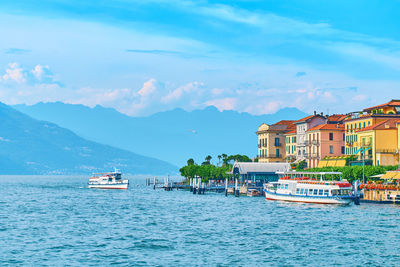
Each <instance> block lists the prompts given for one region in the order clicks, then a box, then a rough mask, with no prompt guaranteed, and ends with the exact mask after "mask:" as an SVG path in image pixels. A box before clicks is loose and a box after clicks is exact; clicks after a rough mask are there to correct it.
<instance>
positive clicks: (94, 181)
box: [88, 169, 129, 189]
mask: <svg viewBox="0 0 400 267" xmlns="http://www.w3.org/2000/svg"><path fill="white" fill-rule="evenodd" d="M128 185H129V180H127V179H125V180H124V179H122V174H121V172H120V171H119V170H117V169H115V170H114V171H113V172H105V173H95V174H93V176H92V177H90V178H89V184H88V187H89V188H99V189H128Z"/></svg>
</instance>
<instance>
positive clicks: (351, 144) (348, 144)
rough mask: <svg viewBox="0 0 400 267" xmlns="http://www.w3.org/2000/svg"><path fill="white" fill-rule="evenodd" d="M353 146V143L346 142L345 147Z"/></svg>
mask: <svg viewBox="0 0 400 267" xmlns="http://www.w3.org/2000/svg"><path fill="white" fill-rule="evenodd" d="M353 144H354V143H353V141H348V142H346V145H347V146H353Z"/></svg>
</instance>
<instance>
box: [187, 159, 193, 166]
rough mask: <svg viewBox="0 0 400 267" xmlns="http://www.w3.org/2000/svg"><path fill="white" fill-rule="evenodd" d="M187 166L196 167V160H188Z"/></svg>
mask: <svg viewBox="0 0 400 267" xmlns="http://www.w3.org/2000/svg"><path fill="white" fill-rule="evenodd" d="M187 165H188V166H190V165H194V159H192V158H190V159H188V161H187Z"/></svg>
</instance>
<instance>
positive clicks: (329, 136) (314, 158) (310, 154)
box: [306, 118, 345, 168]
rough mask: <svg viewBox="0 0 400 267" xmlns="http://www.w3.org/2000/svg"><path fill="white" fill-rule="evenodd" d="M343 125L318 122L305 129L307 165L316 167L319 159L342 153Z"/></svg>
mask: <svg viewBox="0 0 400 267" xmlns="http://www.w3.org/2000/svg"><path fill="white" fill-rule="evenodd" d="M328 119H329V118H328ZM344 139H345V136H344V125H343V124H332V123H326V124H320V125H317V126H314V127H312V128H310V129H308V130H307V137H306V143H307V145H308V146H307V150H306V151H307V152H306V159H307V166H308V167H309V168H315V167H318V165H319V162H320V161H321V159H324V158H326V157H338V156H342V155H343V154H344Z"/></svg>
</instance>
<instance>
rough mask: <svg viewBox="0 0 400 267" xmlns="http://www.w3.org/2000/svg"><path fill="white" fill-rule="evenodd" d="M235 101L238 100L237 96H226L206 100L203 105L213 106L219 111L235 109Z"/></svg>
mask: <svg viewBox="0 0 400 267" xmlns="http://www.w3.org/2000/svg"><path fill="white" fill-rule="evenodd" d="M237 102H238V99H237V98H234V97H226V98H220V99H212V100H209V101H206V102H205V105H207V106H215V107H216V108H218V109H219V110H220V111H223V110H235V109H236V104H237Z"/></svg>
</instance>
